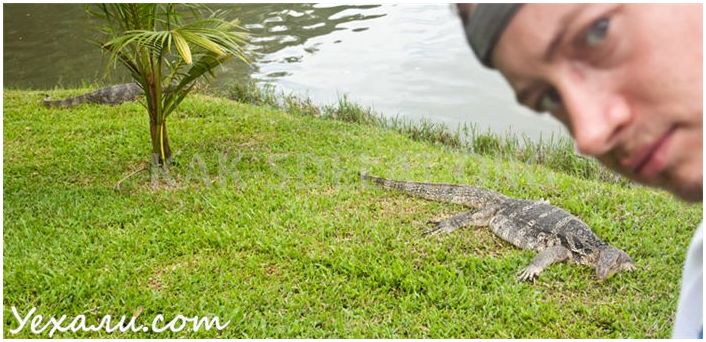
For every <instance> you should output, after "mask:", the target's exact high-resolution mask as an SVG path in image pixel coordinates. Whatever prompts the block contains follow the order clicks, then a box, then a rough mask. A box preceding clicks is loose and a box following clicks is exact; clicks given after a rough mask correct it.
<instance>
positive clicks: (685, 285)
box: [672, 222, 704, 338]
mask: <svg viewBox="0 0 706 342" xmlns="http://www.w3.org/2000/svg"><path fill="white" fill-rule="evenodd" d="M703 240H704V234H703V222H702V223H701V224H700V225H699V228H698V229H696V233H694V237H693V238H692V239H691V243H690V244H689V250H688V251H687V252H686V262H685V263H684V270H683V273H682V279H681V291H680V292H679V305H678V306H677V316H676V320H675V322H674V330H672V337H673V338H699V337H700V336H699V334H703V324H704V323H703V298H704V297H703V254H704V252H703Z"/></svg>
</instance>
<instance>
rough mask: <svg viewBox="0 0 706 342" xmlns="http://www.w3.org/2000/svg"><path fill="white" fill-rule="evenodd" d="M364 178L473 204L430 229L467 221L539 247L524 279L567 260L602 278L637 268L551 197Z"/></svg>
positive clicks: (440, 230)
mask: <svg viewBox="0 0 706 342" xmlns="http://www.w3.org/2000/svg"><path fill="white" fill-rule="evenodd" d="M361 178H362V179H363V180H369V181H372V182H373V183H377V184H379V185H381V186H382V187H383V188H386V189H395V190H400V191H402V192H404V193H406V194H409V195H412V196H415V197H421V198H425V199H428V200H433V201H440V202H448V203H456V204H460V205H463V206H466V207H469V208H473V210H469V211H465V212H462V213H460V214H456V215H454V216H451V217H450V218H448V219H446V220H443V221H439V222H433V223H434V225H435V226H434V228H433V229H431V230H430V231H428V232H427V233H429V234H432V235H433V234H440V233H451V232H453V231H454V230H456V229H458V228H461V227H464V226H481V227H485V226H487V227H489V228H490V230H491V231H492V232H493V233H495V235H497V236H498V237H500V238H501V239H503V240H505V241H507V242H509V243H511V244H513V245H515V246H517V247H519V248H522V249H531V250H535V251H538V252H539V254H537V255H536V256H535V257H534V259H532V262H530V264H529V266H527V267H526V268H524V269H523V270H521V271H520V272H519V273H518V278H519V279H520V280H534V279H535V278H536V277H538V276H539V274H540V273H541V272H542V271H543V270H544V269H545V268H546V267H548V266H549V265H551V264H553V263H555V262H561V261H565V260H570V261H572V262H575V263H577V264H581V265H587V266H590V267H593V268H595V270H596V276H597V277H598V279H600V280H605V279H606V278H608V277H610V276H611V275H612V274H614V273H616V272H620V271H633V270H635V264H633V262H632V259H631V258H630V257H629V256H628V255H627V254H626V253H625V252H623V251H621V250H619V249H617V248H615V247H613V246H611V245H609V244H607V243H606V242H603V240H601V239H600V238H599V237H598V236H596V234H594V233H593V232H592V231H591V229H590V228H589V227H588V225H586V224H585V223H584V222H582V221H581V220H580V219H579V218H577V217H576V216H573V215H571V214H570V213H568V212H567V211H565V210H563V209H561V208H557V207H555V206H553V205H550V204H549V203H548V202H547V201H530V200H523V199H515V198H511V197H507V196H505V195H502V194H499V193H497V192H493V191H490V190H487V189H482V188H477V187H470V186H464V185H452V184H433V183H415V182H404V181H395V180H389V179H385V178H379V177H373V176H368V175H367V174H365V173H361Z"/></svg>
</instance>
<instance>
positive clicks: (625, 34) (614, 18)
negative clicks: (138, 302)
mask: <svg viewBox="0 0 706 342" xmlns="http://www.w3.org/2000/svg"><path fill="white" fill-rule="evenodd" d="M701 13H702V8H701V5H700V4H695V5H661V4H647V5H645V4H633V5H625V4H576V5H568V4H567V5H564V4H530V5H524V6H522V7H521V8H520V9H519V11H518V12H517V13H516V15H515V16H514V18H513V19H512V21H511V22H510V24H509V25H508V26H507V28H506V29H505V31H504V33H503V34H502V36H501V38H500V40H499V42H498V44H497V45H496V47H495V50H494V52H493V56H492V57H493V58H492V62H493V65H494V66H495V67H496V68H498V70H500V72H501V73H502V74H503V75H504V76H505V78H507V79H508V81H509V82H510V84H511V86H512V87H513V89H514V90H515V93H516V94H517V97H518V101H520V102H521V103H522V104H523V105H526V106H528V107H530V108H533V109H535V110H538V111H549V112H551V113H552V115H553V116H554V117H556V118H557V119H558V120H560V121H561V122H562V123H563V124H564V125H565V126H566V127H567V128H568V129H569V131H570V132H571V134H572V135H573V137H574V139H575V141H576V146H577V149H578V151H579V152H580V153H582V154H586V155H592V156H595V157H597V158H598V159H599V160H600V161H601V162H602V163H604V164H605V165H607V166H608V167H610V168H612V169H614V170H617V171H618V172H620V173H621V174H623V175H625V176H627V177H629V178H631V179H634V180H637V181H639V182H641V183H643V184H647V185H652V186H658V187H662V188H664V189H667V190H669V191H671V192H673V193H674V194H676V195H678V196H679V197H681V198H683V199H685V200H689V201H700V200H701V197H702V186H703V182H702V173H703V170H702V149H703V142H702V131H703V124H702V117H703V108H702V14H701Z"/></svg>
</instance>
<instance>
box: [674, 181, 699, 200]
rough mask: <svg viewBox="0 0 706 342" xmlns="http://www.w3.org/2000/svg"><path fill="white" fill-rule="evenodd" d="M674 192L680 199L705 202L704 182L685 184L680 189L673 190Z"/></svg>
mask: <svg viewBox="0 0 706 342" xmlns="http://www.w3.org/2000/svg"><path fill="white" fill-rule="evenodd" d="M672 192H673V193H674V194H675V195H677V197H679V198H680V199H682V200H684V201H686V202H690V203H699V202H703V197H704V191H703V183H699V184H692V185H689V186H684V187H682V188H680V189H676V191H674V190H672Z"/></svg>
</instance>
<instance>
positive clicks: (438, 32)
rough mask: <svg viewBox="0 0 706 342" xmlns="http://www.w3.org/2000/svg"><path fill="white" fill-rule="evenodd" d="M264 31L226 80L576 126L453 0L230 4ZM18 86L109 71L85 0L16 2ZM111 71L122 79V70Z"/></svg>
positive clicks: (531, 128) (93, 77)
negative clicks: (537, 106) (491, 48)
mask: <svg viewBox="0 0 706 342" xmlns="http://www.w3.org/2000/svg"><path fill="white" fill-rule="evenodd" d="M210 6H211V7H219V8H225V9H229V10H230V11H231V15H232V16H234V17H238V18H239V19H240V20H241V23H242V25H243V26H244V27H246V28H248V29H249V31H250V33H251V35H252V36H253V38H252V40H251V43H250V45H249V46H248V50H249V51H250V52H251V55H252V56H253V59H254V63H253V65H251V66H247V65H244V64H242V63H235V62H234V63H228V64H226V65H224V67H223V68H221V69H220V70H219V71H218V73H217V74H218V78H217V79H216V81H215V82H216V85H217V86H223V85H227V84H229V83H233V82H242V81H247V80H250V79H252V80H255V81H257V82H259V83H271V84H273V85H274V86H275V87H276V88H277V89H280V90H284V91H286V92H293V93H295V94H299V95H302V96H309V97H311V98H312V99H313V100H314V101H315V102H317V103H319V104H329V103H333V102H335V101H336V100H337V98H338V97H340V96H342V95H344V94H345V95H347V96H348V97H349V98H350V99H351V100H353V101H354V102H356V103H359V104H361V105H365V106H371V107H373V108H374V109H375V110H376V111H379V112H382V113H385V114H386V115H391V116H394V115H399V116H402V117H406V118H409V119H411V120H418V119H422V118H425V119H428V120H431V121H435V122H442V123H445V124H447V125H448V126H449V127H451V128H453V129H455V128H456V127H457V125H459V124H461V123H475V124H476V125H477V126H478V127H479V128H481V129H483V130H485V129H490V130H491V131H493V132H496V133H506V132H508V131H511V132H514V133H520V134H525V135H527V136H529V137H530V138H532V139H537V138H538V137H539V136H540V134H541V135H543V136H545V137H546V136H548V135H550V134H555V135H557V134H558V135H565V133H564V132H565V131H564V130H563V129H562V128H561V126H560V125H559V124H558V123H556V122H555V121H553V120H552V119H550V118H548V117H547V116H546V115H536V114H533V113H531V112H530V111H528V110H525V109H522V108H520V107H518V106H517V105H516V104H515V102H514V97H513V96H512V92H511V91H510V88H509V87H508V86H507V85H506V84H505V82H504V81H503V80H502V79H501V77H500V76H499V75H498V74H497V73H495V72H492V71H488V70H485V69H483V68H482V67H481V66H480V65H479V64H478V63H477V62H476V61H475V60H474V59H473V56H472V55H471V52H470V49H469V48H468V47H467V45H466V42H465V40H464V38H463V35H462V30H461V27H460V24H459V22H458V20H457V19H456V18H455V16H454V14H453V12H452V11H451V7H450V6H449V5H444V4H428V5H424V4H413V5H406V4H405V5H394V4H386V5H355V6H352V5H326V4H219V5H210ZM3 21H4V23H3V24H4V30H3V40H4V41H3V43H4V49H3V52H4V55H3V62H4V70H3V82H4V87H6V88H32V89H47V88H52V87H55V86H62V87H72V86H77V85H81V84H82V83H92V82H94V81H100V80H103V75H104V71H105V58H104V57H103V56H102V55H101V52H100V50H99V49H98V48H97V47H96V46H95V45H93V44H92V43H91V42H89V39H91V38H94V37H96V34H97V31H96V25H97V23H96V22H94V21H93V20H92V19H91V18H90V17H89V16H88V15H87V14H86V13H85V8H84V5H80V4H4V5H3ZM109 80H110V81H115V82H117V81H120V77H112V78H111V79H109Z"/></svg>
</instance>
